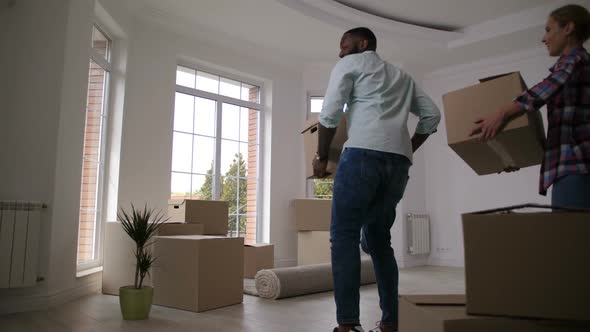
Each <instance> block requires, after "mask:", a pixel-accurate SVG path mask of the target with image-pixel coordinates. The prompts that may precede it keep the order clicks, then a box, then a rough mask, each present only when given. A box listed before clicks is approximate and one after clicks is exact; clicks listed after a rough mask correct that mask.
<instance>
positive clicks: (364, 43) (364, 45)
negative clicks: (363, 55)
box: [359, 39, 369, 51]
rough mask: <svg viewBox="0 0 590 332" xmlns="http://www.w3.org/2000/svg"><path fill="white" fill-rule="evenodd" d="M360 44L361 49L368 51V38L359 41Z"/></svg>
mask: <svg viewBox="0 0 590 332" xmlns="http://www.w3.org/2000/svg"><path fill="white" fill-rule="evenodd" d="M359 46H360V49H361V50H363V51H366V50H367V48H368V47H369V41H368V40H366V39H363V40H361V41H360V42H359Z"/></svg>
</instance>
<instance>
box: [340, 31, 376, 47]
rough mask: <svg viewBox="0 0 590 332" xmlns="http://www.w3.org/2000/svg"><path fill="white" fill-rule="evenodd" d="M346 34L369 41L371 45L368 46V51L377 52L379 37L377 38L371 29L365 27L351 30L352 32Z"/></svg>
mask: <svg viewBox="0 0 590 332" xmlns="http://www.w3.org/2000/svg"><path fill="white" fill-rule="evenodd" d="M345 34H350V35H352V36H355V37H358V38H360V39H361V40H366V41H368V42H369V45H368V46H367V50H370V51H376V50H377V37H375V34H374V33H373V31H371V30H369V28H365V27H359V28H354V29H350V30H348V31H346V32H345Z"/></svg>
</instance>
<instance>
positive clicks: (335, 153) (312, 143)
mask: <svg viewBox="0 0 590 332" xmlns="http://www.w3.org/2000/svg"><path fill="white" fill-rule="evenodd" d="M318 126H319V122H317V121H313V122H308V124H307V126H306V127H305V129H303V131H302V132H301V134H302V135H303V146H304V149H305V176H306V177H307V178H308V179H311V178H314V175H313V167H312V162H313V159H314V157H315V155H316V153H317V152H318ZM347 139H348V134H347V132H346V116H344V115H342V118H340V123H338V129H336V134H335V135H334V138H333V139H332V143H331V144H330V151H329V154H328V167H327V169H326V170H327V171H328V173H330V176H328V177H329V178H331V177H334V175H336V168H337V167H338V160H339V159H340V153H341V152H342V146H343V145H344V143H345V142H346V140H347Z"/></svg>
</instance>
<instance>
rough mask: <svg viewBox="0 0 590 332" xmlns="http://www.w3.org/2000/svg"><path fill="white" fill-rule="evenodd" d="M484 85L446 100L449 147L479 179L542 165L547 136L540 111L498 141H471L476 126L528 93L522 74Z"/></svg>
mask: <svg viewBox="0 0 590 332" xmlns="http://www.w3.org/2000/svg"><path fill="white" fill-rule="evenodd" d="M480 82H481V83H479V84H476V85H473V86H469V87H466V88H464V89H460V90H457V91H453V92H449V93H447V94H445V95H444V96H443V104H444V112H445V122H446V129H447V140H448V144H449V146H450V147H451V149H453V150H454V151H455V152H456V153H457V154H458V155H459V157H461V158H462V159H463V160H464V161H465V162H466V163H467V164H468V165H469V166H470V167H471V168H472V169H473V170H474V171H475V173H477V174H478V175H486V174H492V173H497V172H500V171H502V170H504V169H505V168H509V167H517V168H523V167H528V166H533V165H538V164H540V163H541V160H542V158H543V146H544V141H545V133H544V129H543V121H542V119H541V114H540V113H539V112H538V111H535V112H529V113H527V114H526V115H522V116H520V117H518V118H516V119H514V120H513V121H511V122H510V123H509V124H508V125H507V126H506V127H505V128H504V130H503V131H502V132H501V133H499V134H498V135H497V136H496V138H495V139H493V140H490V141H487V142H482V141H481V140H480V139H479V138H478V137H476V136H474V137H470V136H469V134H470V132H471V130H472V129H473V127H474V122H475V121H476V120H478V119H480V118H484V117H486V116H489V115H491V114H493V113H494V112H496V110H498V108H500V107H501V106H503V105H505V104H507V103H509V102H511V101H512V100H513V99H514V98H515V97H517V96H518V95H520V94H521V93H522V91H523V90H525V89H526V84H525V83H524V81H523V80H522V77H521V76H520V74H519V73H517V72H516V73H510V74H505V75H499V76H495V77H490V78H487V79H482V80H480Z"/></svg>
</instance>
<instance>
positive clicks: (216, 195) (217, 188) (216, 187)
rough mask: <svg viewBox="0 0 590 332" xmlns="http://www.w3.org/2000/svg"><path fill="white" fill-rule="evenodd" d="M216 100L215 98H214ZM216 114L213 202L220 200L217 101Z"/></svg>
mask: <svg viewBox="0 0 590 332" xmlns="http://www.w3.org/2000/svg"><path fill="white" fill-rule="evenodd" d="M215 99H216V100H217V98H215ZM216 104H217V105H216V106H217V112H215V115H216V118H215V160H214V164H215V172H214V173H213V179H211V180H212V181H211V182H212V183H213V200H219V199H220V198H221V188H222V185H223V184H222V181H221V122H222V114H221V112H222V109H223V103H222V102H221V101H219V100H217V103H216Z"/></svg>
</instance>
